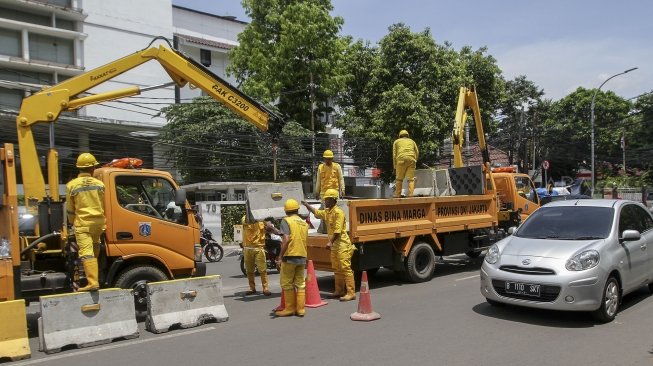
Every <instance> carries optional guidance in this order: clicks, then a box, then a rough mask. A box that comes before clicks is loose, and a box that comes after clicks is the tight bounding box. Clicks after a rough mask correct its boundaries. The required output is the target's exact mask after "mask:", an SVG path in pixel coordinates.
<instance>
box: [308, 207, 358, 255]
mask: <svg viewBox="0 0 653 366" xmlns="http://www.w3.org/2000/svg"><path fill="white" fill-rule="evenodd" d="M315 217H317V218H318V219H321V220H325V221H326V227H327V235H329V239H331V238H333V236H334V235H335V234H340V237H339V238H338V240H337V241H336V242H334V243H331V245H333V247H334V248H335V249H339V248H347V247H349V246H351V240H349V235H347V223H346V222H345V212H344V211H342V209H341V208H340V207H338V206H333V207H331V208H330V209H328V208H327V209H324V210H316V212H315Z"/></svg>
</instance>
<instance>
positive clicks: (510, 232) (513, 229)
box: [508, 226, 517, 235]
mask: <svg viewBox="0 0 653 366" xmlns="http://www.w3.org/2000/svg"><path fill="white" fill-rule="evenodd" d="M515 230H517V227H516V226H511V227H509V228H508V234H509V235H512V234H513V233H514V232H515Z"/></svg>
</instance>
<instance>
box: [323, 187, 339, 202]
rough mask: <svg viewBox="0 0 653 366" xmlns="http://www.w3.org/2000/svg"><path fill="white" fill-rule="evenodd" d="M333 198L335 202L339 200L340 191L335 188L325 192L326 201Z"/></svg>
mask: <svg viewBox="0 0 653 366" xmlns="http://www.w3.org/2000/svg"><path fill="white" fill-rule="evenodd" d="M327 198H333V199H334V200H337V199H338V191H336V190H335V189H333V188H329V189H327V190H326V192H324V199H327Z"/></svg>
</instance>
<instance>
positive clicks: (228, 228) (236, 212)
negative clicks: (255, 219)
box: [220, 205, 245, 243]
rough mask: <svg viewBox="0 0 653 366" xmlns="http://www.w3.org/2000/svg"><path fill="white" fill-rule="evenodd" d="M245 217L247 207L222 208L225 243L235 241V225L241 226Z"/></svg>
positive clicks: (225, 206) (224, 206)
mask: <svg viewBox="0 0 653 366" xmlns="http://www.w3.org/2000/svg"><path fill="white" fill-rule="evenodd" d="M243 215H245V205H233V206H227V205H222V206H221V208H220V220H221V223H222V242H223V243H230V242H233V241H234V225H240V223H241V219H242V217H243Z"/></svg>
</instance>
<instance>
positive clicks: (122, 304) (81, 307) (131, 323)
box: [39, 288, 139, 353]
mask: <svg viewBox="0 0 653 366" xmlns="http://www.w3.org/2000/svg"><path fill="white" fill-rule="evenodd" d="M40 302H41V317H40V318H39V350H40V351H43V352H45V353H55V352H59V351H61V347H64V346H69V345H73V346H76V347H79V348H83V347H91V346H95V345H99V344H105V343H110V342H111V341H112V340H114V339H116V338H125V339H129V338H136V337H138V335H139V334H138V325H137V324H136V314H135V308H134V296H133V295H132V294H131V292H130V291H129V290H122V289H115V288H112V289H104V290H100V291H94V292H75V293H70V294H61V295H50V296H41V298H40Z"/></svg>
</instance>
